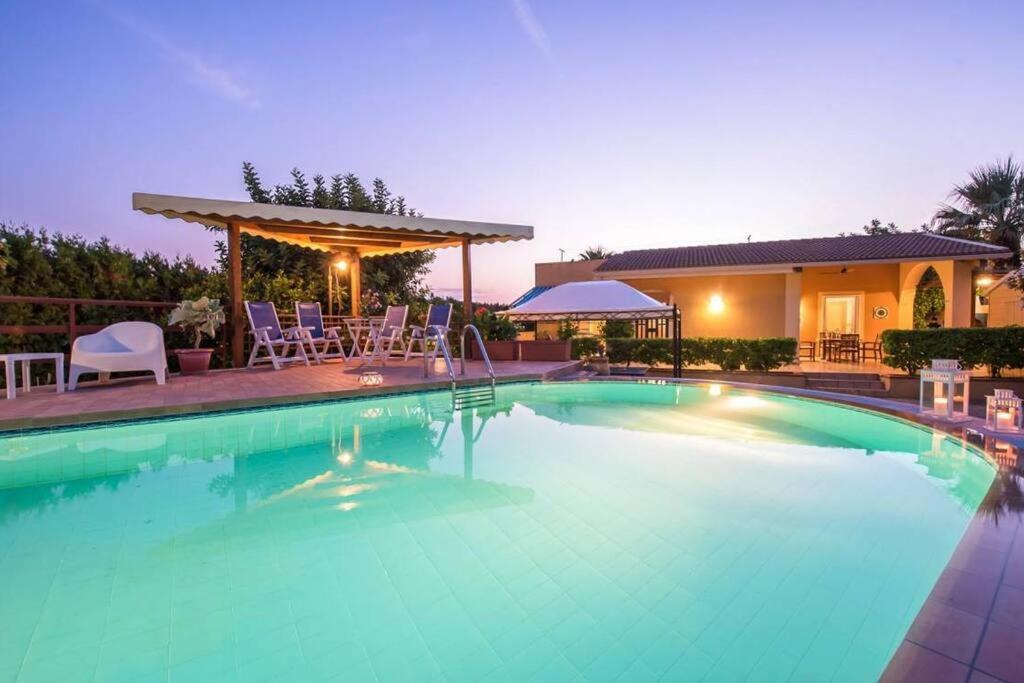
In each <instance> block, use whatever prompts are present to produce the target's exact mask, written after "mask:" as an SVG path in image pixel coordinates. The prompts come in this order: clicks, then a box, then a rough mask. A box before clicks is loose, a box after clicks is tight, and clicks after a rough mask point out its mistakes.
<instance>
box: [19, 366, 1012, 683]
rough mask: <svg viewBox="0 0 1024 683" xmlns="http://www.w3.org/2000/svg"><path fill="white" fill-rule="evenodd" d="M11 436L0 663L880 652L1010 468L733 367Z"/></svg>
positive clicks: (585, 662)
mask: <svg viewBox="0 0 1024 683" xmlns="http://www.w3.org/2000/svg"><path fill="white" fill-rule="evenodd" d="M448 408H449V397H448V396H447V395H446V394H425V395H424V394H420V395H409V396H402V397H394V398H388V399H377V400H374V401H372V402H347V403H335V404H321V405H314V406H307V407H299V408H289V409H277V410H267V411H256V412H246V413H234V414H224V415H216V416H210V417H207V418H193V419H183V420H170V421H154V422H148V423H136V424H126V425H120V426H115V427H106V428H97V429H87V430H77V431H61V432H52V433H39V434H32V435H26V436H20V437H13V438H7V439H3V440H0V619H2V623H3V624H4V638H3V639H2V641H0V679H7V678H14V677H15V676H20V677H21V678H22V679H24V680H34V679H36V678H44V677H47V676H49V677H51V678H61V677H62V675H64V676H65V679H66V680H72V679H76V678H78V677H83V676H84V677H89V676H88V675H86V674H84V673H83V672H89V673H95V674H96V676H97V677H100V678H103V677H121V678H138V679H143V680H144V679H147V678H152V677H162V676H165V675H168V674H169V675H170V678H171V679H172V680H174V679H181V680H204V679H208V680H225V679H228V680H230V679H232V678H236V679H238V680H252V679H253V678H257V677H260V676H263V677H270V678H274V677H282V676H283V677H290V678H294V679H315V678H319V677H327V678H329V677H331V676H335V677H340V678H344V679H345V680H362V679H371V680H372V679H373V677H374V676H376V677H377V678H378V679H380V680H401V679H410V680H422V679H424V678H430V677H438V678H440V677H447V678H450V679H458V680H465V679H476V678H481V677H491V678H505V679H509V680H523V679H530V678H547V679H556V680H561V679H570V678H574V677H576V676H578V675H580V674H582V675H584V676H586V677H588V678H614V677H617V676H621V675H625V676H627V677H630V678H641V679H649V678H655V677H658V676H668V677H670V678H673V679H679V680H699V679H700V678H702V677H705V676H706V677H709V678H711V679H716V680H740V679H744V678H745V677H751V678H752V679H761V680H778V679H780V678H785V677H787V676H789V675H794V674H795V675H797V676H800V677H803V678H806V679H814V680H817V679H822V678H824V679H834V680H851V681H859V680H867V679H871V678H873V677H875V676H877V675H878V673H879V672H880V671H881V670H882V668H884V666H885V663H886V661H887V660H888V658H889V656H890V654H891V653H892V651H893V649H894V648H895V646H896V645H897V644H898V642H899V641H900V639H901V638H902V635H903V633H904V631H905V630H906V628H907V626H908V625H909V623H910V621H911V620H912V619H913V616H914V615H915V613H916V611H917V609H918V607H919V606H920V604H921V602H922V601H923V599H924V597H925V596H926V595H927V593H928V592H929V590H930V588H931V586H932V585H933V583H934V581H935V579H936V577H937V576H938V574H939V572H940V571H941V570H942V568H943V567H944V565H945V563H946V560H947V558H948V557H949V555H950V554H951V552H952V549H953V548H954V547H955V545H956V543H957V541H958V539H959V537H960V535H961V534H962V532H963V530H964V528H965V527H966V524H967V522H968V521H969V519H970V517H971V515H972V514H973V513H974V511H975V510H976V509H977V508H978V505H979V503H980V501H981V500H982V498H983V497H984V495H985V492H986V490H987V489H988V487H989V485H990V483H991V482H992V479H993V475H994V473H993V470H992V468H991V467H990V466H989V465H988V464H987V463H985V462H984V461H983V460H982V459H981V458H979V457H977V456H976V455H975V454H973V453H972V452H970V451H968V450H965V449H964V448H963V447H962V446H961V445H960V444H958V443H956V442H954V441H952V440H951V439H948V438H946V437H943V436H941V435H936V434H933V433H932V432H930V431H927V430H924V429H920V428H917V427H914V426H910V425H907V424H905V423H902V422H900V421H897V420H892V419H888V418H883V417H880V416H877V415H873V414H870V413H865V412H859V411H853V410H849V409H845V408H841V407H838V406H832V405H827V404H820V403H813V402H808V401H800V400H794V399H789V398H783V397H778V396H772V395H769V394H763V395H761V394H743V393H737V392H734V391H731V390H729V389H728V388H727V387H722V388H720V389H719V391H717V392H709V391H708V390H706V389H702V388H698V387H676V386H671V385H663V386H647V385H639V384H620V383H607V384H596V383H592V384H563V385H515V386H508V387H500V388H499V391H498V402H497V405H495V406H494V407H493V408H487V409H477V410H476V411H475V412H469V411H464V412H461V413H456V414H454V415H452V414H451V412H450V411H449V410H448Z"/></svg>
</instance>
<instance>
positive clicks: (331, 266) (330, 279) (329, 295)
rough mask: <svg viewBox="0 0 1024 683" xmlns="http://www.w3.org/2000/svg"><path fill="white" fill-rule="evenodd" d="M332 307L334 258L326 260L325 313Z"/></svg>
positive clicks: (330, 310) (328, 313) (329, 313)
mask: <svg viewBox="0 0 1024 683" xmlns="http://www.w3.org/2000/svg"><path fill="white" fill-rule="evenodd" d="M333 308H334V259H333V258H332V259H330V260H329V261H327V315H331V312H332V310H333Z"/></svg>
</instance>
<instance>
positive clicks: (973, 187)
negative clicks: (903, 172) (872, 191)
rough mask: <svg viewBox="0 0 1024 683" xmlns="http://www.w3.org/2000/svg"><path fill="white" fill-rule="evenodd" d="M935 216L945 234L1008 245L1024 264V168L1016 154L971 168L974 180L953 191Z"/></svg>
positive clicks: (938, 228) (934, 224)
mask: <svg viewBox="0 0 1024 683" xmlns="http://www.w3.org/2000/svg"><path fill="white" fill-rule="evenodd" d="M950 198H951V199H952V200H953V201H952V203H951V204H942V205H941V206H939V210H938V211H936V212H935V216H934V217H933V218H932V225H931V227H932V229H934V230H935V231H936V232H938V233H939V234H941V235H950V236H952V237H961V238H964V239H972V240H983V241H986V242H991V243H992V244H998V245H1000V246H1004V247H1006V248H1007V249H1009V250H1010V251H1012V252H1013V261H1014V263H1015V264H1020V251H1021V239H1022V238H1024V171H1022V170H1021V166H1020V164H1018V163H1016V162H1014V160H1013V157H1012V156H1011V157H1007V158H1006V160H1005V161H997V162H996V163H994V164H991V165H989V166H982V167H980V168H976V169H974V170H973V171H971V179H970V180H969V181H968V182H967V183H964V184H963V185H957V186H956V187H955V188H953V191H952V192H951V193H950Z"/></svg>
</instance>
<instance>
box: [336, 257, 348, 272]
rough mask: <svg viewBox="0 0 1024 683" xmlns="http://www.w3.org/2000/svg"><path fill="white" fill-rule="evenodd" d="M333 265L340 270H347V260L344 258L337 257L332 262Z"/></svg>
mask: <svg viewBox="0 0 1024 683" xmlns="http://www.w3.org/2000/svg"><path fill="white" fill-rule="evenodd" d="M334 267H335V268H337V269H338V270H341V271H345V270H348V261H346V260H345V259H339V260H337V261H335V262H334Z"/></svg>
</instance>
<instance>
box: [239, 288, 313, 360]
mask: <svg viewBox="0 0 1024 683" xmlns="http://www.w3.org/2000/svg"><path fill="white" fill-rule="evenodd" d="M245 314H246V316H248V318H249V333H250V334H251V335H252V337H253V342H252V353H250V354H249V364H248V367H250V368H251V367H254V366H255V365H256V364H257V363H270V364H271V365H273V366H274V369H275V370H280V369H281V365H282V364H284V363H296V362H298V361H302V362H303V363H305V364H306V365H309V356H307V355H306V348H305V347H306V344H307V343H310V344H311V342H308V337H307V335H305V334H304V333H303V330H302V328H301V327H289V328H287V329H283V330H282V329H281V323H280V321H279V320H278V319H277V308H276V307H275V306H274V302H272V301H246V302H245ZM293 349H294V350H293ZM261 350H262V351H263V352H264V354H266V355H265V356H263V357H260V351H261ZM289 352H291V353H292V355H291V356H289V355H288V353H289Z"/></svg>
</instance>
